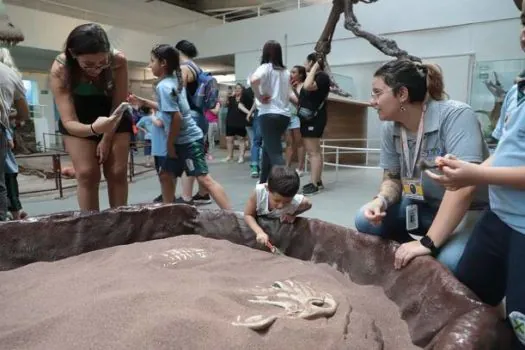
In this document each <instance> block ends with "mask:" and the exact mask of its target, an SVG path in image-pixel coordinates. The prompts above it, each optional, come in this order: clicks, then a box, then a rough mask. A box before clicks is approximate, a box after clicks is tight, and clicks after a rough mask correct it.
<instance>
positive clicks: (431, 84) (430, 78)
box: [423, 63, 448, 101]
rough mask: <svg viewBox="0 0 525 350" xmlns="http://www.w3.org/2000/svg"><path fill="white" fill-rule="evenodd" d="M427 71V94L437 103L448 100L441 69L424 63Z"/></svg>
mask: <svg viewBox="0 0 525 350" xmlns="http://www.w3.org/2000/svg"><path fill="white" fill-rule="evenodd" d="M423 66H424V67H425V68H426V70H427V93H428V95H429V96H430V97H432V99H434V100H436V101H442V100H446V99H447V98H448V94H447V93H446V92H445V83H444V81H443V73H442V71H441V67H440V66H438V65H437V64H435V63H424V64H423Z"/></svg>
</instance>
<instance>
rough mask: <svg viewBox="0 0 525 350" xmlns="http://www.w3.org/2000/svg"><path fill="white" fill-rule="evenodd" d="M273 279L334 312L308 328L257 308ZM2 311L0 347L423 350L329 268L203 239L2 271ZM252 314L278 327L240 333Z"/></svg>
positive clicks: (394, 319)
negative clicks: (326, 300) (323, 300)
mask: <svg viewBox="0 0 525 350" xmlns="http://www.w3.org/2000/svg"><path fill="white" fill-rule="evenodd" d="M276 281H281V282H284V281H292V282H293V283H295V284H294V286H297V285H300V284H303V285H306V286H309V288H311V290H310V291H314V292H315V294H316V295H318V296H323V295H325V296H326V294H325V293H328V294H329V295H330V296H331V297H332V298H333V299H334V300H335V301H336V302H337V303H338V306H337V310H336V313H335V314H334V315H333V316H332V317H330V318H326V317H321V318H316V319H311V320H306V319H302V318H294V317H292V316H293V315H292V316H287V315H285V314H284V309H282V308H280V307H278V306H273V305H268V304H254V303H251V302H249V300H255V299H256V296H259V297H265V296H266V297H268V295H269V294H268V293H269V292H268V291H269V290H271V287H272V284H274V282H276ZM258 287H260V288H258ZM261 288H262V289H261ZM265 290H266V291H265ZM291 294H294V293H291ZM299 294H300V293H299ZM295 296H296V297H297V295H295ZM272 298H273V299H272V300H277V301H280V299H282V300H284V301H290V300H293V295H292V298H286V297H279V296H276V295H273V296H272ZM296 299H297V298H296ZM303 306H304V305H301V302H296V304H295V307H298V308H299V309H300V308H301V307H303ZM0 310H2V318H1V319H0V344H1V348H2V349H53V350H62V349H68V350H69V349H74V350H83V349H97V350H98V349H111V350H120V349H123V350H124V349H126V350H129V349H152V350H163V349H169V350H174V349H196V350H206V349H251V350H255V349H275V350H277V349H279V350H282V349H300V350H306V349H315V350H319V349H323V350H324V349H326V350H328V349H363V350H365V349H366V350H373V349H388V350H391V349H394V350H395V349H402V350H410V349H416V348H417V347H415V346H414V345H412V343H411V341H410V337H409V334H408V328H407V325H406V324H405V323H404V322H403V321H402V320H401V319H400V316H399V312H398V310H397V306H396V305H395V304H394V303H393V302H391V301H390V300H389V299H388V298H387V297H386V296H385V295H384V293H383V291H382V289H381V288H379V287H372V286H360V285H356V284H354V283H352V282H351V281H349V280H348V279H347V278H346V277H345V276H343V275H342V274H340V273H339V272H337V271H336V270H335V269H333V268H332V267H330V266H327V265H324V264H313V263H308V262H303V261H299V260H295V259H291V258H288V257H279V256H275V255H272V254H270V253H265V252H262V251H257V250H252V249H250V248H247V247H243V246H238V245H234V244H232V243H229V242H227V241H218V240H213V239H206V238H202V237H200V236H181V237H174V238H169V239H164V240H157V241H150V242H145V243H136V244H132V245H128V246H119V247H114V248H110V249H105V250H100V251H95V252H91V253H87V254H83V255H80V256H76V257H73V258H69V259H64V260H61V261H57V262H54V263H35V264H31V265H27V266H25V267H22V268H19V269H16V270H11V271H6V272H0ZM255 315H262V316H271V315H278V318H277V319H276V321H275V322H274V323H273V324H272V325H271V326H270V328H269V329H268V330H267V331H265V332H256V331H254V330H252V329H250V328H247V327H244V326H236V325H234V323H235V322H236V321H237V320H241V321H242V320H244V319H246V318H249V317H251V316H255Z"/></svg>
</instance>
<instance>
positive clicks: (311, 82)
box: [303, 62, 319, 91]
mask: <svg viewBox="0 0 525 350" xmlns="http://www.w3.org/2000/svg"><path fill="white" fill-rule="evenodd" d="M318 70H319V63H317V62H315V64H314V65H313V67H312V69H310V72H308V74H307V75H306V80H305V81H304V83H303V88H305V89H306V90H307V91H315V90H317V84H316V83H315V74H316V73H317V71H318Z"/></svg>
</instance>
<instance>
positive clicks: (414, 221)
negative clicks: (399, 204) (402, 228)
mask: <svg viewBox="0 0 525 350" xmlns="http://www.w3.org/2000/svg"><path fill="white" fill-rule="evenodd" d="M406 227H407V231H408V232H410V231H414V230H417V229H418V228H419V216H418V211H417V205H416V204H411V205H407V207H406Z"/></svg>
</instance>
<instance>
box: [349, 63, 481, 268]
mask: <svg viewBox="0 0 525 350" xmlns="http://www.w3.org/2000/svg"><path fill="white" fill-rule="evenodd" d="M445 96H446V95H445V92H444V86H443V78H442V74H441V71H440V70H439V68H437V67H436V66H433V65H430V64H419V63H415V62H412V61H410V60H406V59H401V60H394V61H391V62H388V63H386V64H385V65H383V66H382V67H381V68H379V70H378V71H377V72H376V73H375V75H374V80H373V83H372V100H371V103H372V106H373V107H374V108H375V109H376V110H377V112H378V114H379V119H381V120H383V121H385V122H384V123H383V124H382V129H381V154H380V167H381V168H383V169H384V175H383V182H382V184H381V188H380V191H379V193H378V194H377V196H375V198H374V199H373V200H372V201H371V202H369V203H368V204H366V205H365V206H364V207H363V208H361V210H360V211H359V213H358V215H357V217H356V220H355V226H356V229H357V230H358V231H360V232H363V233H368V234H372V235H376V236H381V237H384V238H389V239H394V240H396V241H398V242H400V243H402V244H401V246H400V247H399V248H398V249H397V251H396V254H395V262H394V265H395V268H397V269H399V268H402V267H404V266H406V265H407V264H408V263H409V262H410V261H411V260H412V259H413V258H414V257H416V256H421V255H428V254H432V255H434V256H435V257H437V259H438V260H439V261H441V262H442V263H443V264H444V265H445V266H447V267H448V268H449V269H450V270H452V271H455V268H456V265H457V262H458V261H459V259H460V258H461V255H462V253H463V250H464V248H465V245H466V243H467V240H468V237H469V236H470V233H471V229H469V228H466V227H464V226H468V224H467V222H469V220H474V217H475V216H478V215H479V213H480V210H481V209H484V208H485V207H486V206H487V204H488V196H487V187H484V188H480V189H479V190H477V191H475V190H474V189H473V188H466V189H463V190H461V191H456V192H453V191H444V190H443V189H442V187H440V186H439V185H437V184H435V183H434V182H433V181H432V180H431V179H429V178H428V176H426V175H424V172H423V171H422V169H424V168H425V166H426V164H434V160H435V158H436V157H438V156H443V155H445V154H454V155H456V156H457V157H458V158H459V159H462V160H464V161H467V162H474V163H481V162H483V161H484V160H485V159H486V158H487V157H488V155H489V151H488V147H487V145H486V143H485V141H484V140H483V135H482V131H481V127H480V124H479V121H478V119H477V117H476V114H475V113H474V111H473V110H472V108H471V107H470V106H468V105H466V104H464V103H461V102H458V101H453V100H447V99H445ZM465 198H473V200H472V204H471V205H470V208H469V204H468V203H470V201H465ZM464 203H467V204H466V205H465V204H464ZM469 209H470V210H471V211H470V212H468V211H469ZM467 212H468V215H466V214H467ZM460 223H461V224H462V225H460ZM412 235H416V236H423V237H422V238H421V239H420V240H414V239H413V238H412Z"/></svg>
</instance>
